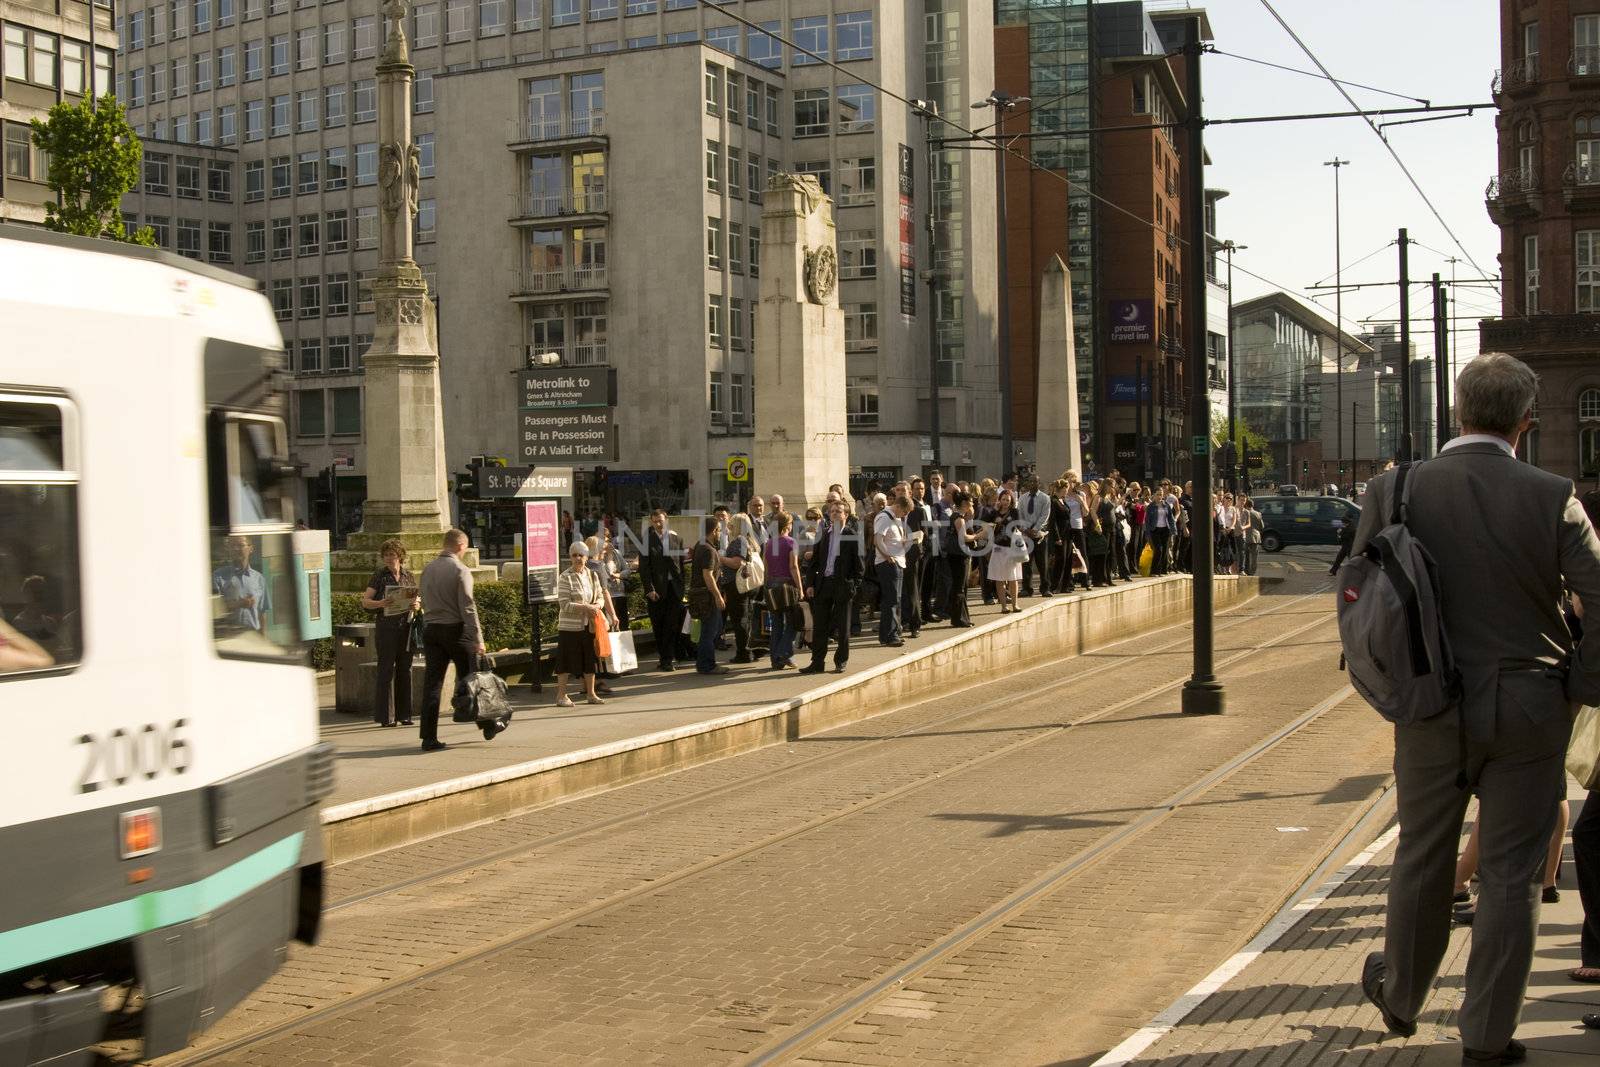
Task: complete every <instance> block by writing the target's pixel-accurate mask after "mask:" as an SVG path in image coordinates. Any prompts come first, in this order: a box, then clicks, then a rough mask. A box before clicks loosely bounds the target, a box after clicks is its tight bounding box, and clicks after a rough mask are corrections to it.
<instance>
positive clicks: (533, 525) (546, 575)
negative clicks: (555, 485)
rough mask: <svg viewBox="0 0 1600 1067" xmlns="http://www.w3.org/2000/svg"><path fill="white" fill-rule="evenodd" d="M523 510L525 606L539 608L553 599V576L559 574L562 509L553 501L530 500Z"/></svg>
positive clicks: (554, 590)
mask: <svg viewBox="0 0 1600 1067" xmlns="http://www.w3.org/2000/svg"><path fill="white" fill-rule="evenodd" d="M522 507H523V539H522V543H523V559H524V560H525V561H526V563H527V567H528V582H527V598H528V600H527V602H528V603H530V604H542V603H545V602H546V601H550V600H554V599H555V598H556V575H557V573H559V572H560V570H561V531H560V523H561V507H560V504H559V503H558V502H557V501H554V500H530V501H528V502H526V503H525V504H523V505H522Z"/></svg>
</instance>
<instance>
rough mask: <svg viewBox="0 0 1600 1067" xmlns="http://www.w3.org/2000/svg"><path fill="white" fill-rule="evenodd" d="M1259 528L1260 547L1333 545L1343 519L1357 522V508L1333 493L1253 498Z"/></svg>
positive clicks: (1337, 537) (1275, 550)
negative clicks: (1257, 513) (1259, 513)
mask: <svg viewBox="0 0 1600 1067" xmlns="http://www.w3.org/2000/svg"><path fill="white" fill-rule="evenodd" d="M1256 510H1257V511H1259V512H1261V520H1262V525H1263V529H1262V531H1261V547H1262V548H1264V549H1266V550H1267V551H1268V552H1277V551H1280V550H1281V549H1282V548H1283V547H1284V546H1285V545H1337V544H1338V543H1339V531H1340V530H1341V529H1342V528H1343V527H1344V524H1345V523H1347V522H1352V523H1353V522H1359V521H1360V519H1361V509H1360V508H1358V507H1357V506H1356V505H1354V504H1352V503H1350V501H1348V500H1343V499H1341V498H1339V497H1336V496H1300V495H1298V494H1292V495H1291V494H1284V495H1280V496H1262V497H1256Z"/></svg>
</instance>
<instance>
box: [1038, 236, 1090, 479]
mask: <svg viewBox="0 0 1600 1067" xmlns="http://www.w3.org/2000/svg"><path fill="white" fill-rule="evenodd" d="M1039 289H1040V293H1039V418H1038V430H1037V432H1036V441H1035V450H1036V452H1037V454H1038V472H1039V480H1040V481H1041V482H1042V483H1044V484H1045V485H1046V486H1048V485H1049V484H1050V483H1051V482H1052V481H1054V480H1055V479H1057V478H1059V477H1061V473H1062V472H1063V471H1068V470H1073V471H1077V472H1078V473H1079V474H1080V475H1081V474H1082V473H1083V448H1082V445H1081V441H1082V436H1081V431H1082V424H1081V423H1080V422H1079V421H1078V354H1077V349H1076V348H1075V346H1074V342H1073V337H1072V274H1071V272H1069V271H1068V270H1067V265H1066V264H1065V263H1063V262H1062V261H1061V257H1060V256H1051V257H1050V263H1049V264H1048V265H1047V266H1046V267H1045V269H1044V281H1043V283H1042V284H1041V285H1040V287H1039Z"/></svg>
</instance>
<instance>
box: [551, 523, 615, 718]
mask: <svg viewBox="0 0 1600 1067" xmlns="http://www.w3.org/2000/svg"><path fill="white" fill-rule="evenodd" d="M567 561H568V563H569V564H570V566H568V568H567V569H566V570H564V571H562V572H561V574H560V576H559V577H558V578H557V579H556V599H557V601H558V602H559V603H560V606H561V611H560V614H559V615H558V617H557V620H556V658H555V669H556V707H558V708H570V707H572V701H571V700H570V699H569V698H568V697H567V677H568V676H569V675H574V674H576V675H581V676H582V677H583V692H584V697H585V699H587V700H588V702H589V703H591V704H604V703H605V701H603V700H601V699H600V698H599V697H598V696H597V695H596V694H595V691H594V674H595V668H596V667H597V666H598V658H597V656H596V653H595V638H594V631H595V622H596V620H597V619H600V618H602V617H604V615H605V610H606V608H605V605H606V597H605V591H604V590H603V589H602V588H601V587H600V584H599V583H598V582H596V581H595V579H594V576H593V575H592V574H590V572H589V546H587V545H585V544H584V543H583V542H582V541H573V542H572V547H571V548H570V549H568V550H567Z"/></svg>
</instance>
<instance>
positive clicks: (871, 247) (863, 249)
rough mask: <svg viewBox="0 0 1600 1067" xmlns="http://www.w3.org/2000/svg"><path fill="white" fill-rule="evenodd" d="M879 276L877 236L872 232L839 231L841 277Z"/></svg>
mask: <svg viewBox="0 0 1600 1067" xmlns="http://www.w3.org/2000/svg"><path fill="white" fill-rule="evenodd" d="M877 276H878V246H877V234H876V233H874V232H873V231H872V230H840V231H839V277H840V278H841V279H848V278H876V277H877Z"/></svg>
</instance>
